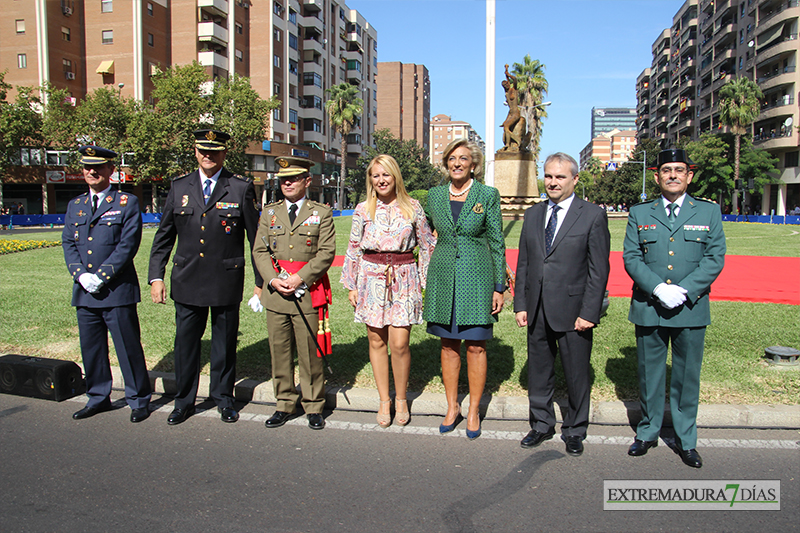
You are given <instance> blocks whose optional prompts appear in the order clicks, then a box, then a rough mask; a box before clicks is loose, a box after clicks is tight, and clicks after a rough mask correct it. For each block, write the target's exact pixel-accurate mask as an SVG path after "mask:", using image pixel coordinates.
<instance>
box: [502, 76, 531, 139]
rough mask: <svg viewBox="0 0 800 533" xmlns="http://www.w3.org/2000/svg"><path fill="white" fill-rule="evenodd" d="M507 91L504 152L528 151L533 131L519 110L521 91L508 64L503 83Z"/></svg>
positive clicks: (503, 125)
mask: <svg viewBox="0 0 800 533" xmlns="http://www.w3.org/2000/svg"><path fill="white" fill-rule="evenodd" d="M501 85H502V86H503V89H504V90H505V92H506V103H507V104H508V116H507V117H506V120H505V121H504V122H503V124H502V127H503V148H501V149H500V151H502V152H527V151H528V145H529V144H530V142H531V132H529V131H528V127H527V123H526V121H525V117H523V116H522V113H520V111H519V98H518V95H519V93H518V92H517V78H516V76H514V75H512V74H511V73H509V72H508V65H506V79H504V80H503V82H502V83H501Z"/></svg>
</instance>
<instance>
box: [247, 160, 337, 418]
mask: <svg viewBox="0 0 800 533" xmlns="http://www.w3.org/2000/svg"><path fill="white" fill-rule="evenodd" d="M276 162H277V164H278V166H280V167H281V169H280V171H279V172H278V180H279V181H280V184H281V191H282V192H283V195H284V197H285V199H284V200H281V201H280V202H277V203H273V204H268V205H267V206H265V207H264V211H263V212H262V214H261V220H260V222H259V226H258V238H257V239H256V244H255V248H254V249H253V259H254V261H255V263H256V266H257V267H258V270H259V272H261V274H262V275H263V276H264V281H265V282H266V285H265V290H264V291H262V293H261V303H262V304H263V305H264V308H265V309H266V310H267V331H268V332H269V349H270V353H271V355H272V383H273V388H274V390H275V399H276V401H277V409H276V411H275V413H274V414H273V415H272V417H270V418H269V419H268V420H267V421H266V426H267V427H268V428H277V427H280V426H282V425H284V424H285V423H286V420H288V419H289V417H290V416H291V415H292V413H294V411H295V408H296V405H297V400H298V399H300V400H301V404H302V406H303V410H304V411H305V413H306V417H307V418H308V426H309V427H310V428H311V429H323V428H324V427H325V419H324V418H323V417H322V410H323V408H324V407H325V376H324V374H323V363H322V359H321V358H320V357H319V356H318V355H317V351H318V349H317V345H316V344H315V342H314V340H315V339H314V337H315V336H316V333H317V331H318V329H319V328H318V325H319V323H320V319H321V318H323V315H324V314H326V311H324V309H326V308H327V305H328V304H329V303H330V301H331V300H330V282H329V281H328V275H327V272H328V269H329V268H330V267H331V265H332V264H333V258H334V256H335V254H336V233H335V230H334V227H333V214H332V212H331V208H330V207H328V206H326V205H323V204H320V203H318V202H314V201H312V200H310V199H308V198H306V189H307V188H308V186H309V185H310V184H311V174H310V173H309V169H310V168H311V165H312V162H311V161H309V160H308V159H303V158H297V157H280V158H277V159H276ZM280 272H284V274H283V275H280ZM300 287H304V292H303V293H302V294H300V293H299V292H298V291H297V289H298V288H300ZM321 309H323V311H320V310H321ZM301 312H302V315H301ZM304 316H305V320H303V317H304ZM308 325H310V326H311V328H312V329H313V332H312V331H309V327H308ZM319 337H324V335H320V336H319ZM323 344H324V343H323ZM293 346H294V347H295V348H296V349H297V364H298V366H299V368H300V387H301V390H302V398H301V396H300V393H299V392H298V391H297V388H296V387H295V382H294V364H293V350H292V347H293ZM325 349H326V350H327V348H325ZM326 355H327V354H326Z"/></svg>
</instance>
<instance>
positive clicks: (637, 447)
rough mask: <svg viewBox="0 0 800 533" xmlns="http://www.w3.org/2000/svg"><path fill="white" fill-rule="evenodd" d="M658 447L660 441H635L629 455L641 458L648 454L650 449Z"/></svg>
mask: <svg viewBox="0 0 800 533" xmlns="http://www.w3.org/2000/svg"><path fill="white" fill-rule="evenodd" d="M656 446H658V439H656V440H639V439H633V444H631V447H630V448H628V455H632V456H634V457H639V456H640V455H644V454H646V453H647V450H649V449H650V448H655V447H656Z"/></svg>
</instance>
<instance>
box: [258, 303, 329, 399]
mask: <svg viewBox="0 0 800 533" xmlns="http://www.w3.org/2000/svg"><path fill="white" fill-rule="evenodd" d="M305 317H306V320H308V323H309V324H311V325H312V328H313V327H314V325H315V324H317V323H318V321H319V313H318V312H317V311H316V310H315V311H314V312H313V313H311V314H307V315H305ZM267 330H268V332H269V351H270V353H271V354H272V386H273V389H274V391H275V399H276V401H277V410H278V411H284V412H287V413H294V411H295V408H296V406H297V400H298V399H300V403H301V405H302V406H303V410H304V411H305V412H306V414H322V410H323V409H324V408H325V375H324V373H323V365H322V358H320V357H317V345H316V344H315V343H314V338H313V337H312V335H311V333H310V332H309V331H308V328H307V327H306V325H305V323H304V322H303V317H302V316H301V315H299V314H294V315H286V314H283V313H276V312H274V311H270V310H269V309H267ZM293 347H296V348H297V365H298V366H299V368H300V391H301V392H302V399H301V395H300V393H299V392H298V391H297V388H296V387H295V382H294V364H293V359H294V358H293V355H292V352H293V350H292V348H293Z"/></svg>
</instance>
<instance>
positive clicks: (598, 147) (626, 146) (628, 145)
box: [580, 129, 636, 168]
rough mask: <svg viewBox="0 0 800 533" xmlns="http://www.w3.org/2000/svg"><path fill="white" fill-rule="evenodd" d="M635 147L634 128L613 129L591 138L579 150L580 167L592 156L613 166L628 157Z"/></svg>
mask: <svg viewBox="0 0 800 533" xmlns="http://www.w3.org/2000/svg"><path fill="white" fill-rule="evenodd" d="M635 148H636V130H632V129H631V130H624V131H620V130H618V129H613V130H611V131H606V132H603V133H601V134H600V135H598V136H597V137H595V138H594V139H592V140H591V141H590V142H589V144H587V145H586V147H585V148H584V149H583V150H581V157H580V168H583V167H584V165H586V163H587V162H588V161H589V160H590V159H591V158H593V157H596V158H598V159H599V160H600V161H602V162H603V165H605V166H606V167H608V166H609V163H613V164H614V165H613V166H614V168H615V167H617V166H619V165H621V164H622V163H624V162H625V161H627V160H628V159H630V157H631V154H632V153H633V150H634V149H635Z"/></svg>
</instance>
